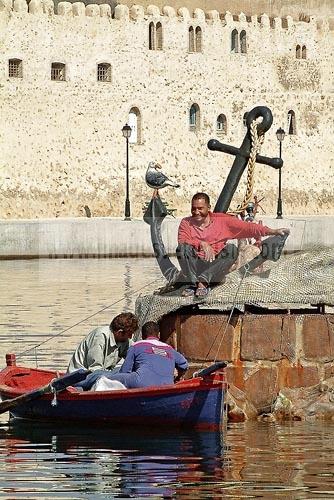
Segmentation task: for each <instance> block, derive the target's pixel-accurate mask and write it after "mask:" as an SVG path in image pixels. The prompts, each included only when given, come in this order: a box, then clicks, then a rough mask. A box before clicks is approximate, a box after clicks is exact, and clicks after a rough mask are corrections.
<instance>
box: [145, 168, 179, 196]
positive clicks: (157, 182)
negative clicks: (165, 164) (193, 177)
mask: <svg viewBox="0 0 334 500" xmlns="http://www.w3.org/2000/svg"><path fill="white" fill-rule="evenodd" d="M161 168H162V167H161V165H160V164H159V163H156V162H154V161H150V163H149V164H148V167H147V170H146V175H145V181H146V184H147V185H148V186H149V187H150V188H152V189H154V192H153V197H155V198H156V197H157V196H158V190H159V189H162V188H164V187H166V186H172V187H176V188H177V187H180V184H177V183H176V182H174V181H171V180H170V179H168V177H167V176H166V175H165V174H163V173H162V172H159V170H160V169H161Z"/></svg>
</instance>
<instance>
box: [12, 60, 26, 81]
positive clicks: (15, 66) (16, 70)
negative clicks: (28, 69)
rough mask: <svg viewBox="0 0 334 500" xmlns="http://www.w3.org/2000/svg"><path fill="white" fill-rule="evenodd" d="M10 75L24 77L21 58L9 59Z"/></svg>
mask: <svg viewBox="0 0 334 500" xmlns="http://www.w3.org/2000/svg"><path fill="white" fill-rule="evenodd" d="M8 76H9V78H22V77H23V72H22V61H21V59H9V61H8Z"/></svg>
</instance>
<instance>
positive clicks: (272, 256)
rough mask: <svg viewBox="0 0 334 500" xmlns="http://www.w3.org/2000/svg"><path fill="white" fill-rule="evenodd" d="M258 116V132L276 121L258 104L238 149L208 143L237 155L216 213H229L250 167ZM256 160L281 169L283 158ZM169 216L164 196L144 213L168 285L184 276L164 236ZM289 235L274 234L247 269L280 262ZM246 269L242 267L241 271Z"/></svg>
mask: <svg viewBox="0 0 334 500" xmlns="http://www.w3.org/2000/svg"><path fill="white" fill-rule="evenodd" d="M258 118H262V121H260V122H259V123H258V124H257V132H258V134H259V135H261V134H264V133H265V132H267V131H268V130H269V129H270V127H271V125H272V122H273V115H272V113H271V111H270V109H269V108H267V107H266V106H257V107H255V108H253V109H252V110H251V111H250V112H249V113H247V118H246V125H247V132H246V135H245V138H244V140H243V142H242V144H241V146H240V148H236V147H233V146H230V145H228V144H222V143H221V142H219V141H217V140H216V139H211V140H210V141H209V142H208V148H209V149H210V150H212V151H222V152H224V153H228V154H232V155H234V156H235V159H234V162H233V165H232V167H231V170H230V173H229V175H228V176H227V179H226V181H225V184H224V187H223V189H222V191H221V193H220V195H219V197H218V200H217V203H216V205H215V208H214V212H227V210H228V208H229V206H230V203H231V200H232V198H233V195H234V193H235V191H236V189H237V187H238V184H239V181H240V178H241V176H242V174H243V172H244V170H245V168H246V166H247V163H248V159H249V157H250V152H251V145H252V140H251V131H250V127H251V123H252V122H253V121H254V120H257V119H258ZM256 161H257V162H258V163H262V164H264V165H269V166H271V167H273V168H276V169H278V168H282V166H283V161H282V160H281V159H280V158H268V157H266V156H261V155H257V156H256ZM166 215H167V209H166V206H165V205H164V203H163V202H162V200H161V198H160V197H159V196H158V197H157V198H152V200H151V201H150V203H149V205H148V207H147V209H146V211H145V214H144V220H145V222H147V223H148V224H149V225H150V228H151V240H152V245H153V249H154V254H155V257H156V259H157V262H158V265H159V267H160V270H161V272H162V274H163V275H164V277H165V278H166V280H167V282H168V284H169V285H173V284H174V283H176V282H178V281H180V277H181V275H182V273H181V271H179V270H178V268H177V267H176V266H175V265H174V264H173V263H172V262H171V260H170V258H169V256H168V254H167V252H166V249H165V246H164V243H163V241H162V236H161V224H162V222H163V220H164V218H165V217H166ZM286 238H287V235H284V236H271V237H269V238H267V239H266V240H264V241H263V243H262V250H261V253H260V254H259V255H258V256H257V257H255V258H254V259H253V260H251V261H250V262H248V263H247V270H248V271H249V272H251V271H253V270H254V269H255V268H256V267H258V266H259V265H261V264H262V263H263V262H264V261H266V260H268V259H269V260H272V261H277V260H278V259H279V258H280V255H281V253H282V249H283V246H284V243H285V240H286ZM243 269H246V268H242V269H241V271H242V270H243Z"/></svg>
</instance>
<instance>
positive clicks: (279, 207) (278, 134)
mask: <svg viewBox="0 0 334 500" xmlns="http://www.w3.org/2000/svg"><path fill="white" fill-rule="evenodd" d="M276 137H277V140H278V142H279V157H280V159H282V142H283V140H284V137H285V132H284V130H283V129H282V128H281V127H280V128H279V129H278V130H276ZM282 214H283V210H282V167H280V168H279V170H278V199H277V216H276V219H283V217H282Z"/></svg>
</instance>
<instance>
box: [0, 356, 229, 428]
mask: <svg viewBox="0 0 334 500" xmlns="http://www.w3.org/2000/svg"><path fill="white" fill-rule="evenodd" d="M6 362H7V366H6V367H5V368H4V369H3V370H2V371H1V372H0V396H1V399H2V402H0V413H3V412H4V411H9V412H10V418H11V419H25V420H30V421H32V420H33V421H38V422H47V423H53V424H58V425H63V424H64V422H68V423H72V424H73V423H76V424H77V423H83V424H93V423H94V424H100V423H106V424H108V425H109V424H111V425H112V424H116V425H136V426H138V425H140V426H142V425H144V426H154V427H159V426H164V427H166V426H168V427H182V426H185V427H187V428H195V429H200V430H218V429H219V428H220V427H221V426H222V424H223V420H224V411H223V409H224V398H225V393H226V389H227V384H226V380H225V371H224V368H225V366H226V364H225V363H223V362H220V363H216V364H214V365H211V366H209V367H208V368H205V369H204V370H202V371H200V372H198V373H197V375H196V376H194V377H193V378H191V379H188V380H181V381H179V382H177V383H175V384H171V385H164V386H159V387H149V388H140V389H125V390H124V389H122V390H108V391H79V390H78V389H76V388H75V387H73V386H72V385H70V384H72V383H73V376H74V377H75V376H76V375H75V374H77V372H73V373H72V374H67V375H66V374H65V375H62V374H61V375H59V373H58V372H55V371H51V370H45V369H39V368H29V367H24V366H17V365H16V358H15V355H13V354H10V355H9V354H7V355H6ZM79 375H80V374H79ZM86 375H87V372H86V373H84V375H83V376H86ZM81 378H82V377H81ZM63 381H65V382H63ZM2 405H3V408H2Z"/></svg>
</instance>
